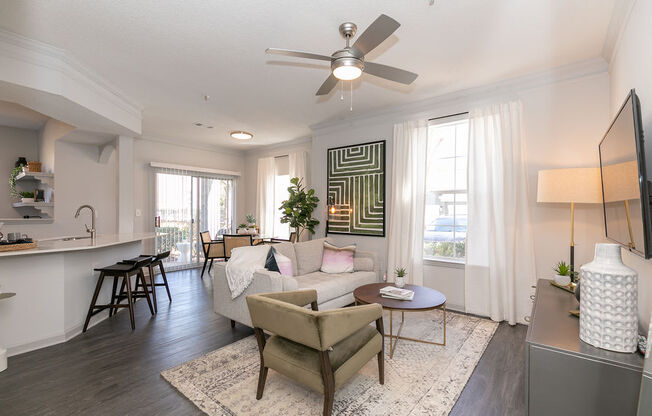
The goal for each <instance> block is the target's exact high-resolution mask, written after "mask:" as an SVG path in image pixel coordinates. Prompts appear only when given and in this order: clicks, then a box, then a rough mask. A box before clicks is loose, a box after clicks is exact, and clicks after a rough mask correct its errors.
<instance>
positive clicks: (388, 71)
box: [364, 62, 419, 85]
mask: <svg viewBox="0 0 652 416" xmlns="http://www.w3.org/2000/svg"><path fill="white" fill-rule="evenodd" d="M364 72H366V73H367V74H371V75H375V76H377V77H380V78H385V79H388V80H390V81H395V82H400V83H401V84H405V85H410V84H412V82H413V81H414V80H415V79H417V77H418V76H419V74H415V73H414V72H410V71H406V70H404V69H399V68H394V67H393V66H388V65H383V64H375V63H373V62H365V63H364Z"/></svg>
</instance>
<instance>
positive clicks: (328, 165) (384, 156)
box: [324, 139, 387, 238]
mask: <svg viewBox="0 0 652 416" xmlns="http://www.w3.org/2000/svg"><path fill="white" fill-rule="evenodd" d="M378 143H380V144H382V146H381V149H382V150H381V153H382V164H383V167H382V189H383V207H382V216H383V222H382V225H383V229H382V233H381V234H379V233H376V234H370V233H362V232H353V233H352V232H342V231H331V230H330V221H329V219H330V216H331V213H330V212H329V211H328V210H327V213H326V215H327V217H326V233H325V234H326V235H329V234H335V235H356V236H365V237H381V238H385V237H386V235H387V210H386V206H387V192H386V190H387V188H386V182H387V175H386V173H387V140H385V139H381V140H374V141H370V142H364V143H356V144H351V145H346V146H337V147H331V148H328V149H327V150H326V198H325V199H324V200H325V201H329V196H330V184H331V174H330V172H331V157H330V155H331V152H332V151H334V150H341V149H348V148H356V147H360V146H367V145H372V144H378Z"/></svg>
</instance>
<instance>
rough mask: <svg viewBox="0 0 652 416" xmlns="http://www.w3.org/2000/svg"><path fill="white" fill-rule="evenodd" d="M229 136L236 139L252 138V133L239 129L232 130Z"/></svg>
mask: <svg viewBox="0 0 652 416" xmlns="http://www.w3.org/2000/svg"><path fill="white" fill-rule="evenodd" d="M231 137H233V138H234V139H238V140H250V139H253V138H254V135H253V134H251V133H249V132H248V131H242V130H239V131H232V132H231Z"/></svg>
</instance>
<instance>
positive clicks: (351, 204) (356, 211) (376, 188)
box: [326, 140, 385, 237]
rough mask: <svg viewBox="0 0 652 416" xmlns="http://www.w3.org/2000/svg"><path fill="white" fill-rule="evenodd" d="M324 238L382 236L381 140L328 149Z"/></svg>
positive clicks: (383, 167) (382, 164)
mask: <svg viewBox="0 0 652 416" xmlns="http://www.w3.org/2000/svg"><path fill="white" fill-rule="evenodd" d="M328 201H329V202H330V203H331V204H333V205H334V208H335V212H334V213H331V212H330V211H329V213H328V225H327V229H326V232H327V233H328V234H355V235H368V236H377V237H384V236H385V140H381V141H377V142H371V143H363V144H356V145H353V146H343V147H336V148H332V149H328Z"/></svg>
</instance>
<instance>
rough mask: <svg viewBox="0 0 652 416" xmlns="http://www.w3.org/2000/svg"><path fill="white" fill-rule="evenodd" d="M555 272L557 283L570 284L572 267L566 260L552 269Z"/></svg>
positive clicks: (561, 284)
mask: <svg viewBox="0 0 652 416" xmlns="http://www.w3.org/2000/svg"><path fill="white" fill-rule="evenodd" d="M552 270H553V271H554V272H555V283H557V284H558V285H560V286H568V285H569V284H570V282H571V268H570V266H569V265H568V264H566V262H565V261H560V262H559V263H557V265H556V266H555V267H553V269H552Z"/></svg>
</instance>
